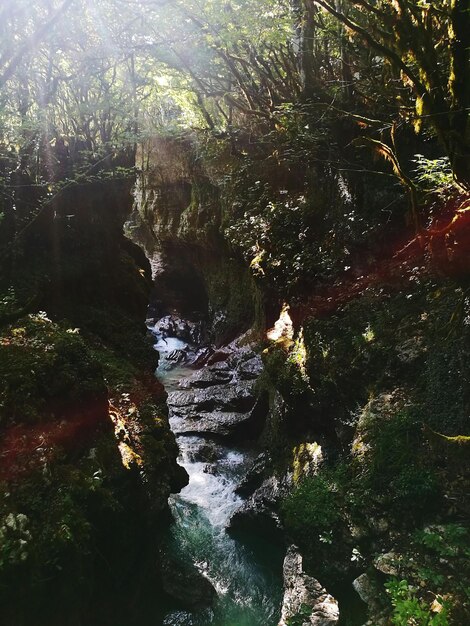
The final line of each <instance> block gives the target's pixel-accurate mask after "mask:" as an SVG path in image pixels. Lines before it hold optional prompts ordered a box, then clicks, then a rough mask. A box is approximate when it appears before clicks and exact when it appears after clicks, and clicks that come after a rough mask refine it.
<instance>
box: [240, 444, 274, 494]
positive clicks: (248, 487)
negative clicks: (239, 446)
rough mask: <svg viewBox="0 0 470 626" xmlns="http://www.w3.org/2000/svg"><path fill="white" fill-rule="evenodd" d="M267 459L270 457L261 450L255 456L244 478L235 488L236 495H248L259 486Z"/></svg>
mask: <svg viewBox="0 0 470 626" xmlns="http://www.w3.org/2000/svg"><path fill="white" fill-rule="evenodd" d="M269 461H270V459H269V457H268V455H267V454H266V453H265V452H262V453H261V454H259V455H258V456H257V457H256V459H255V460H254V461H253V464H252V466H251V467H250V469H249V470H248V472H247V474H246V476H245V478H244V479H243V480H242V482H241V483H240V484H239V485H238V487H237V489H236V492H237V493H238V495H240V496H245V497H246V496H250V495H251V494H253V492H254V491H255V490H256V489H257V488H258V487H260V485H261V483H262V482H263V476H264V473H265V471H266V466H267V465H268V463H269Z"/></svg>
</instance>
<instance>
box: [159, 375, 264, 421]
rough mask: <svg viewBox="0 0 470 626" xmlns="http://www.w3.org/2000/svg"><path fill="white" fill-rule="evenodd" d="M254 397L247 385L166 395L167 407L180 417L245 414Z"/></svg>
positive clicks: (173, 392)
mask: <svg viewBox="0 0 470 626" xmlns="http://www.w3.org/2000/svg"><path fill="white" fill-rule="evenodd" d="M254 404H255V395H254V389H253V386H252V385H251V384H249V383H246V382H244V383H238V384H236V385H231V386H223V387H212V388H210V389H191V390H184V391H172V392H171V393H169V394H168V406H169V408H170V411H171V412H172V414H174V415H178V416H180V417H189V418H191V416H194V417H196V416H198V415H199V414H200V413H206V412H211V411H223V412H237V413H238V412H240V413H245V412H247V411H249V410H251V409H252V408H253V406H254Z"/></svg>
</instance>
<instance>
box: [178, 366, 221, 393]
mask: <svg viewBox="0 0 470 626" xmlns="http://www.w3.org/2000/svg"><path fill="white" fill-rule="evenodd" d="M232 379H233V373H232V372H231V371H230V370H228V369H222V368H215V367H205V368H204V369H201V370H198V371H197V372H195V373H194V374H193V375H192V376H191V377H190V378H187V379H186V380H184V381H183V382H182V383H180V387H181V388H182V389H189V388H199V389H207V388H208V387H214V386H216V385H223V384H227V383H230V382H231V381H232Z"/></svg>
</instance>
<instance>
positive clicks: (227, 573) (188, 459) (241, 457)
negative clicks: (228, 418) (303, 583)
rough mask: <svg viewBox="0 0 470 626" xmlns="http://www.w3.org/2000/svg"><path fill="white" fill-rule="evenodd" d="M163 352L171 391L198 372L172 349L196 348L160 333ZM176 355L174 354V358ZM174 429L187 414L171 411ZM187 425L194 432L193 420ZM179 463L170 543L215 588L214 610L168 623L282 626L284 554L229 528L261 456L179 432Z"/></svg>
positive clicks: (162, 372) (170, 617) (164, 377)
mask: <svg viewBox="0 0 470 626" xmlns="http://www.w3.org/2000/svg"><path fill="white" fill-rule="evenodd" d="M154 337H155V348H156V349H157V350H158V351H159V353H160V362H159V366H158V369H157V372H156V373H157V376H158V378H159V379H160V380H161V382H162V383H163V384H164V385H165V388H166V390H167V392H168V393H171V392H172V391H175V390H178V389H180V385H181V383H183V385H184V381H185V380H187V379H188V378H189V377H190V376H192V375H193V374H194V369H190V368H189V367H188V366H187V365H186V364H185V363H184V362H183V363H181V362H180V363H179V364H177V363H175V361H174V360H173V359H172V358H171V355H172V354H173V355H174V351H175V350H176V351H182V352H183V351H186V353H188V354H191V353H193V351H194V350H196V346H191V345H188V344H187V343H186V342H184V341H182V340H181V339H178V338H176V337H171V336H165V337H163V336H162V335H161V334H160V333H158V332H156V331H154ZM169 357H170V358H169ZM170 424H171V425H172V428H173V427H175V426H176V425H178V429H176V428H175V430H178V431H179V432H181V417H176V416H174V415H172V413H171V405H170ZM188 430H191V428H190V426H189V425H188ZM176 437H177V442H178V446H179V450H180V456H179V463H180V464H181V465H182V466H183V467H184V468H185V469H186V471H187V473H188V475H189V484H188V485H187V486H186V487H185V488H184V489H183V490H182V491H181V492H180V493H179V494H177V495H173V496H172V497H171V499H170V507H171V510H172V513H173V517H174V520H175V522H174V524H172V526H171V527H170V529H169V531H168V536H167V537H166V539H165V541H164V550H166V551H168V552H169V553H170V554H171V555H172V557H173V558H176V559H180V560H183V561H184V560H186V561H190V562H191V563H193V564H194V565H195V566H196V567H197V569H198V570H199V572H200V573H201V574H203V576H205V577H206V578H207V579H208V580H209V581H210V582H211V583H212V585H213V587H214V588H215V590H216V592H217V596H216V599H215V602H214V603H213V606H212V607H211V608H204V609H198V610H191V611H189V610H181V609H176V608H175V609H173V610H169V611H168V612H167V614H166V616H165V618H164V622H163V623H164V626H276V625H277V624H278V622H279V616H280V604H281V599H282V575H281V569H282V556H283V554H282V551H281V549H280V548H279V547H276V546H274V545H272V544H271V543H270V542H269V541H265V540H264V539H262V538H260V537H258V536H257V537H250V536H246V537H238V536H237V537H232V536H231V535H230V534H229V533H228V532H227V525H228V522H229V520H230V517H231V516H232V515H233V513H234V512H235V511H236V510H237V509H238V508H239V507H240V506H241V505H242V503H243V499H242V498H241V497H240V496H239V495H238V494H237V492H236V488H237V486H238V485H239V484H240V483H241V481H242V480H243V478H244V477H245V475H246V473H247V471H248V469H249V467H250V465H251V464H252V462H253V460H254V458H255V457H256V451H255V450H254V449H253V448H249V447H248V448H240V447H232V446H231V445H230V444H227V445H226V444H225V443H223V442H222V443H221V441H220V439H219V440H217V439H213V438H210V437H209V438H208V437H207V436H203V435H202V434H199V433H194V432H192V433H191V434H177V435H176Z"/></svg>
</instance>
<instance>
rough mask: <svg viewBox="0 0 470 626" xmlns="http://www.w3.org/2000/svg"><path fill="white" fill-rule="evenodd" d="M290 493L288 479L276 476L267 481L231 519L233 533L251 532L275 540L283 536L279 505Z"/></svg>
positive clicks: (230, 526)
mask: <svg viewBox="0 0 470 626" xmlns="http://www.w3.org/2000/svg"><path fill="white" fill-rule="evenodd" d="M287 491H288V481H287V479H286V478H284V479H282V480H280V479H279V478H277V477H276V476H270V477H269V478H268V479H266V480H265V481H264V482H263V483H262V485H261V486H260V487H258V489H256V491H255V492H254V493H253V495H252V496H251V497H250V498H249V499H248V500H247V501H246V502H245V503H244V504H243V505H242V506H241V507H240V508H239V509H238V510H237V511H236V512H235V514H234V515H233V516H232V518H231V519H230V523H229V529H230V530H232V531H235V532H237V531H250V532H255V533H260V534H269V535H271V536H272V537H273V538H274V539H276V538H278V537H279V536H280V535H282V524H281V520H280V518H279V515H278V513H277V508H278V507H277V503H278V501H279V500H280V498H281V497H282V496H283V495H285V494H286V493H287Z"/></svg>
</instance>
